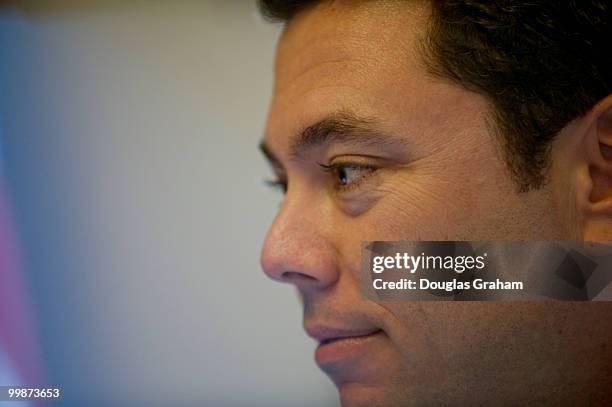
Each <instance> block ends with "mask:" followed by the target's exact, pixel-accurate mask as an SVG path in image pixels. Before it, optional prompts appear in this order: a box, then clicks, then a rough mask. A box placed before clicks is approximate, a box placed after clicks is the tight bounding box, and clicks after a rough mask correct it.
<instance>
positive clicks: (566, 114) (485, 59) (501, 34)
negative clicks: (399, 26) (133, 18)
mask: <svg viewBox="0 0 612 407" xmlns="http://www.w3.org/2000/svg"><path fill="white" fill-rule="evenodd" d="M321 1H326V0H259V5H260V9H261V11H262V14H263V15H264V16H266V17H268V18H269V19H271V20H275V21H289V20H290V19H291V18H292V17H293V16H294V15H295V14H296V13H298V12H300V11H302V10H303V9H305V8H307V7H311V6H314V5H316V4H317V3H320V2H321ZM327 1H328V0H327ZM431 4H432V18H431V21H430V24H429V28H428V36H427V41H426V43H425V44H423V45H424V48H423V50H424V51H425V52H424V56H425V60H426V62H427V64H428V66H429V70H430V73H432V74H434V75H435V76H438V77H441V78H447V79H450V80H452V81H454V82H456V83H458V84H460V85H462V86H463V87H465V88H467V89H469V90H472V91H475V92H478V93H480V94H482V95H484V96H485V97H487V98H488V100H489V101H490V103H491V106H492V117H493V119H494V124H495V125H496V126H495V128H496V129H498V130H499V131H500V133H501V135H502V136H503V137H502V142H503V144H504V149H505V151H506V156H507V164H508V167H509V169H510V171H511V172H512V174H513V177H514V179H515V180H516V181H517V183H518V186H519V188H520V190H521V191H527V190H530V189H536V188H539V187H541V186H542V185H543V184H544V183H545V182H546V172H547V169H548V166H549V164H550V159H549V156H550V154H549V152H550V146H551V142H552V140H553V139H554V137H555V135H556V134H557V133H558V132H559V131H560V130H561V129H563V127H565V126H566V125H567V124H568V123H569V122H570V121H572V120H573V119H576V118H578V117H581V116H583V115H584V114H585V113H586V112H588V111H589V110H590V109H591V108H592V107H593V106H594V105H595V104H596V103H597V102H598V101H600V100H601V99H603V98H604V97H606V96H607V95H609V94H610V93H612V35H611V34H612V31H611V29H610V22H611V21H610V7H609V6H608V1H607V0H566V1H552V0H523V1H519V0H503V1H502V0H499V1H491V0H433V1H432V3H431Z"/></svg>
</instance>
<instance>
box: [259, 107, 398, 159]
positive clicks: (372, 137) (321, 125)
mask: <svg viewBox="0 0 612 407" xmlns="http://www.w3.org/2000/svg"><path fill="white" fill-rule="evenodd" d="M380 127H381V126H380V122H379V121H378V120H377V119H374V118H369V117H360V116H357V115H355V114H353V113H350V112H340V113H335V114H332V115H330V116H328V117H326V118H325V119H323V120H320V121H318V122H316V123H314V124H311V125H309V126H307V127H306V128H304V129H303V130H302V131H300V132H298V134H297V135H296V136H295V138H294V139H293V140H292V141H291V143H290V144H289V155H290V156H291V158H293V159H300V158H302V157H303V156H304V155H305V154H306V153H307V152H308V151H310V150H312V149H313V148H317V147H322V146H324V145H327V144H331V143H335V142H336V143H343V144H352V145H359V146H364V147H379V146H383V147H384V146H386V147H389V146H397V145H405V144H406V143H405V142H403V140H401V139H399V138H398V137H394V136H392V135H391V134H388V133H386V132H384V131H381V130H380ZM259 148H260V150H261V151H262V152H263V154H264V155H265V156H266V158H267V159H268V161H270V162H271V163H272V164H276V165H280V161H279V159H278V157H276V156H275V155H274V153H272V151H271V149H270V147H269V146H268V145H267V144H266V142H265V141H262V142H261V143H260V144H259Z"/></svg>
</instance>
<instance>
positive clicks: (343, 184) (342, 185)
mask: <svg viewBox="0 0 612 407" xmlns="http://www.w3.org/2000/svg"><path fill="white" fill-rule="evenodd" d="M319 165H320V166H321V167H322V168H323V169H324V170H325V171H327V172H330V173H332V175H333V177H334V183H335V185H336V186H337V188H338V189H341V190H342V189H350V188H353V187H357V186H358V185H359V183H360V182H361V181H363V180H364V179H365V178H366V177H367V176H368V175H370V174H371V173H373V172H374V171H376V168H374V167H371V166H367V165H361V164H341V163H338V164H331V165H324V164H319Z"/></svg>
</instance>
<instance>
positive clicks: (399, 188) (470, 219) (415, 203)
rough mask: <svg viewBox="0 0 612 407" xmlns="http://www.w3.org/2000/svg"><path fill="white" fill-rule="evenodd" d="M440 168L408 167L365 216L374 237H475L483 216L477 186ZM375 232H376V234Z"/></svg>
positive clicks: (444, 238)
mask: <svg viewBox="0 0 612 407" xmlns="http://www.w3.org/2000/svg"><path fill="white" fill-rule="evenodd" d="M443 171H444V170H442V169H441V170H440V171H439V172H436V173H425V172H419V171H414V172H410V170H407V172H406V174H403V175H402V176H401V177H398V178H397V179H396V180H394V181H393V182H391V183H389V185H388V186H387V190H386V193H385V195H384V197H383V198H381V199H380V200H379V201H378V202H377V203H376V205H375V206H374V207H373V208H372V209H371V210H370V211H369V212H368V213H367V214H366V215H365V216H364V218H365V219H364V220H363V221H364V223H367V224H368V226H364V228H363V229H364V230H369V231H372V233H371V234H372V235H375V237H374V238H373V239H372V240H449V239H450V240H461V239H470V238H471V239H474V234H473V233H474V232H475V229H476V226H477V224H478V223H479V222H480V219H481V218H482V216H481V213H482V211H483V209H482V208H479V199H478V198H477V196H476V195H477V192H478V190H477V188H475V186H474V185H470V183H469V182H466V180H464V179H461V178H460V177H457V176H456V175H455V174H448V172H446V173H445V172H443ZM374 232H375V233H374Z"/></svg>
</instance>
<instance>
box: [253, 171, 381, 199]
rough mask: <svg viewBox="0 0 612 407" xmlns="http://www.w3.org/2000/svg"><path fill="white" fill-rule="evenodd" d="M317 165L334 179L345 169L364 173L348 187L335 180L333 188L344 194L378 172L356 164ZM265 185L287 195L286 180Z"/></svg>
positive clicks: (271, 181) (272, 181)
mask: <svg viewBox="0 0 612 407" xmlns="http://www.w3.org/2000/svg"><path fill="white" fill-rule="evenodd" d="M318 164H319V166H320V167H321V168H322V169H323V171H325V172H329V173H332V174H334V176H335V177H339V176H340V172H339V171H342V170H347V169H353V170H362V171H366V173H365V175H362V176H361V177H359V178H358V179H357V180H355V181H353V182H351V183H350V184H348V185H342V184H340V183H339V182H338V179H337V178H336V180H335V184H334V188H335V189H337V190H338V191H340V192H346V191H350V190H354V189H357V188H359V187H360V186H361V183H362V182H363V181H364V180H365V179H366V178H368V177H369V176H370V175H372V174H373V173H374V172H375V171H376V170H378V168H377V167H374V166H371V165H364V164H356V163H333V164H321V163H318ZM265 183H266V185H268V186H269V187H270V188H274V189H276V190H279V191H281V192H282V193H283V194H286V193H287V181H286V180H283V179H277V180H266V181H265Z"/></svg>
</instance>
